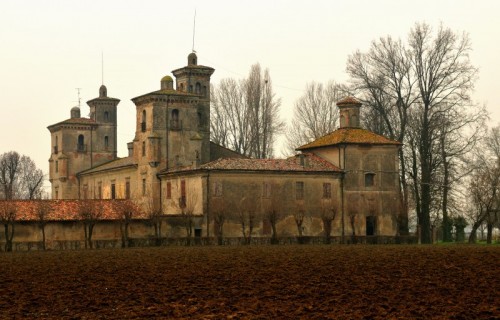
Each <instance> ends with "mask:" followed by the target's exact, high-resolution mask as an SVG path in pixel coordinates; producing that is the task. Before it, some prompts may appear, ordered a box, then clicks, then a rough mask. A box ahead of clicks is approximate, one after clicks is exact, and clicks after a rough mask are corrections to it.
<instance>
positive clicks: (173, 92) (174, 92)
mask: <svg viewBox="0 0 500 320" xmlns="http://www.w3.org/2000/svg"><path fill="white" fill-rule="evenodd" d="M150 95H167V96H182V97H193V98H195V97H196V98H198V97H200V95H197V94H194V93H189V92H185V91H177V90H174V89H165V90H157V91H153V92H149V93H146V94H143V95H140V96H138V97H135V98H132V101H135V100H136V99H139V98H143V97H147V96H150Z"/></svg>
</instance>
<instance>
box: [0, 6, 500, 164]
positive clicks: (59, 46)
mask: <svg viewBox="0 0 500 320" xmlns="http://www.w3.org/2000/svg"><path fill="white" fill-rule="evenodd" d="M195 9H196V11H197V18H196V40H195V50H196V51H197V53H198V63H199V64H202V65H208V66H211V67H213V68H215V69H216V71H215V73H214V76H213V77H212V79H213V81H212V82H213V83H218V82H219V80H220V79H222V78H226V77H233V78H242V77H244V76H246V75H247V73H248V71H249V69H250V66H251V65H252V64H254V63H256V62H260V64H261V66H262V67H264V68H265V67H267V68H269V69H270V72H271V78H272V80H273V85H274V88H275V91H276V94H277V96H279V97H281V98H282V116H283V118H284V119H287V120H288V119H290V117H291V115H292V110H293V104H294V101H295V100H296V99H297V98H298V97H299V96H300V95H301V94H302V93H303V89H304V87H305V85H306V83H308V82H311V81H318V82H326V81H329V80H335V81H338V82H343V81H346V80H347V76H346V74H345V64H346V60H347V57H348V55H349V54H350V53H353V52H354V51H355V50H357V49H360V50H362V51H364V50H366V49H367V48H368V47H369V45H370V42H371V41H372V40H374V39H376V38H378V37H382V36H386V35H391V36H393V37H395V38H398V37H402V38H405V37H406V34H407V33H408V32H409V30H410V28H411V27H412V26H413V25H414V24H415V22H427V23H429V24H430V25H432V26H433V27H434V28H437V27H438V26H439V24H440V23H443V25H444V26H446V27H450V28H452V29H453V30H455V31H458V32H462V31H466V32H468V33H469V35H470V38H471V40H472V46H473V48H474V51H473V52H472V55H471V59H472V62H473V64H474V65H476V66H478V67H479V68H480V78H479V80H478V81H477V83H476V90H475V93H474V95H473V97H474V99H475V100H476V101H477V102H478V103H485V104H487V106H488V109H489V110H490V111H491V114H492V122H493V123H494V124H496V123H497V122H498V120H499V119H500V110H499V109H498V106H499V100H500V98H499V96H498V94H497V92H496V91H497V90H499V85H498V80H497V79H498V76H499V75H500V64H499V63H498V59H499V58H500V44H499V39H500V22H499V21H500V19H498V16H499V14H500V1H493V0H491V1H457V0H455V1H436V0H434V1H421V0H419V1H416V0H414V1H373V0H372V1H256V0H254V1H165V0H164V1H123V0H121V1H68V0H65V1H10V0H7V1H5V0H4V1H1V2H0V43H1V45H2V46H1V48H2V49H1V50H0V75H1V77H0V98H1V102H2V104H3V111H4V112H3V116H2V117H1V118H0V130H1V131H0V132H1V134H2V137H4V138H3V139H1V140H0V152H2V153H3V152H6V151H9V150H16V151H18V152H20V153H22V154H26V155H29V156H30V157H31V158H32V159H34V160H35V162H36V163H37V165H38V166H39V167H40V168H42V169H43V170H44V171H45V172H46V171H47V170H48V162H47V159H48V158H49V155H50V135H49V132H48V130H47V129H46V127H47V126H48V125H50V124H54V123H56V122H59V121H62V120H65V119H67V118H69V115H70V113H69V112H70V109H71V107H73V106H75V105H77V92H76V90H75V88H82V90H81V97H82V115H87V114H88V107H87V105H86V104H85V102H86V101H87V100H90V99H92V98H95V97H97V95H98V89H99V86H100V85H101V52H104V84H105V85H106V86H107V88H108V95H109V96H111V97H114V98H118V99H121V100H122V101H121V103H120V104H119V105H118V108H119V111H118V126H119V128H118V141H119V156H124V155H125V154H126V143H127V142H129V141H131V140H132V139H133V137H134V130H135V129H134V128H135V127H134V125H135V107H134V105H133V103H132V102H131V101H130V99H131V98H133V97H136V96H138V95H142V94H144V93H147V92H151V91H155V90H158V89H159V86H160V79H161V78H162V77H163V76H164V75H166V74H170V71H171V70H173V69H176V68H179V67H182V66H184V65H186V62H187V60H186V59H187V55H188V54H189V53H190V51H191V47H192V30H193V14H194V10H195Z"/></svg>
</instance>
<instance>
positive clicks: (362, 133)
mask: <svg viewBox="0 0 500 320" xmlns="http://www.w3.org/2000/svg"><path fill="white" fill-rule="evenodd" d="M343 143H345V144H374V145H384V144H392V145H400V144H401V143H400V142H398V141H395V140H391V139H388V138H386V137H384V136H381V135H379V134H376V133H374V132H371V131H369V130H366V129H361V128H340V129H337V130H335V131H333V132H332V133H329V134H327V135H325V136H322V137H320V138H318V139H316V140H314V141H313V142H310V143H308V144H305V145H303V146H300V147H298V148H297V149H296V150H307V149H311V148H318V147H326V146H333V145H337V144H343Z"/></svg>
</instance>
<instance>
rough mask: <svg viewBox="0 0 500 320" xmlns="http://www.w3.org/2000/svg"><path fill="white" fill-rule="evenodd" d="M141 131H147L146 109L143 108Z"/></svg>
mask: <svg viewBox="0 0 500 320" xmlns="http://www.w3.org/2000/svg"><path fill="white" fill-rule="evenodd" d="M141 131H142V132H146V110H142V122H141Z"/></svg>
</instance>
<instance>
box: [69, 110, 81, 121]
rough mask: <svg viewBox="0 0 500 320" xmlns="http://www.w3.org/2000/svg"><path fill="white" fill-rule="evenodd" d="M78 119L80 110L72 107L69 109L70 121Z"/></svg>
mask: <svg viewBox="0 0 500 320" xmlns="http://www.w3.org/2000/svg"><path fill="white" fill-rule="evenodd" d="M74 118H80V108H79V107H73V108H71V119H74Z"/></svg>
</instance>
